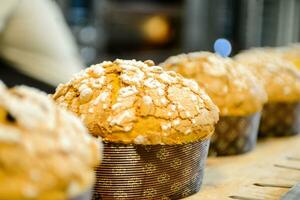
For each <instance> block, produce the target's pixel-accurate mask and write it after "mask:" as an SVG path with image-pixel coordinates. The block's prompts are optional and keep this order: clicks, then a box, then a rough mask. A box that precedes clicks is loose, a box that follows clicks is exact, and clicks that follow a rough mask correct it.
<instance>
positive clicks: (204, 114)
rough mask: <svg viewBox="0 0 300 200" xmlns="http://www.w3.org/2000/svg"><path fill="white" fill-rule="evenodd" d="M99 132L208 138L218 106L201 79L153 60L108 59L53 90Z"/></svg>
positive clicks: (139, 137)
mask: <svg viewBox="0 0 300 200" xmlns="http://www.w3.org/2000/svg"><path fill="white" fill-rule="evenodd" d="M53 98H54V100H55V101H56V102H57V103H58V104H59V105H61V106H63V107H65V108H67V109H68V110H70V111H72V112H73V113H75V114H77V115H78V116H80V117H81V119H82V120H83V121H84V123H85V125H86V126H87V127H88V129H89V131H90V133H91V134H93V135H100V136H102V137H103V138H104V140H106V141H110V142H121V143H126V144H182V143H188V142H193V141H197V140H202V139H206V138H207V137H209V136H210V135H211V134H212V133H213V131H214V125H215V123H216V122H217V121H218V117H219V114H218V108H217V107H216V105H215V104H213V102H212V101H211V99H210V98H209V97H208V96H207V94H206V93H205V92H204V91H203V90H201V89H200V88H199V87H198V85H197V83H196V82H194V81H192V80H188V79H184V78H183V77H182V76H180V75H178V74H176V73H175V72H167V71H164V70H163V69H162V68H161V67H159V66H154V63H153V62H152V61H145V62H141V61H135V60H120V59H117V60H115V61H114V62H102V63H101V64H96V65H92V66H91V67H90V68H88V69H86V70H84V71H82V72H80V73H79V74H77V75H75V76H74V78H73V79H72V80H71V81H70V82H68V83H66V84H63V85H60V86H59V87H58V88H57V90H56V93H55V94H54V95H53Z"/></svg>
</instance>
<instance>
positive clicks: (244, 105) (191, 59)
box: [161, 52, 267, 116]
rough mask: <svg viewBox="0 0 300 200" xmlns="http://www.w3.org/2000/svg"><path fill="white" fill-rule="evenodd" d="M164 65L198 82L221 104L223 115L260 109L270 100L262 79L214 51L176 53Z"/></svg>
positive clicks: (242, 114) (241, 113)
mask: <svg viewBox="0 0 300 200" xmlns="http://www.w3.org/2000/svg"><path fill="white" fill-rule="evenodd" d="M161 66H163V67H164V68H165V69H167V70H173V71H176V72H178V73H180V74H181V75H183V76H184V77H186V78H191V79H194V80H195V81H197V83H198V84H199V86H200V87H202V88H204V89H205V91H206V92H207V93H208V95H209V96H210V97H211V98H212V100H213V102H214V103H215V104H216V105H217V106H218V107H219V109H220V115H221V116H244V115H250V114H253V113H255V112H259V111H261V109H262V107H263V104H264V103H265V102H266V100H267V96H266V92H265V91H264V88H263V85H262V84H261V83H260V82H259V81H258V79H257V78H256V77H255V76H254V75H253V74H252V73H251V72H250V71H249V70H247V69H246V67H244V66H242V65H241V64H239V63H237V62H235V61H233V60H232V59H230V58H223V57H221V56H219V55H216V54H213V53H210V52H193V53H188V54H180V55H177V56H172V57H170V58H168V59H167V60H166V61H165V62H164V63H162V64H161Z"/></svg>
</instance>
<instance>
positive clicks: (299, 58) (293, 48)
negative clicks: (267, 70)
mask: <svg viewBox="0 0 300 200" xmlns="http://www.w3.org/2000/svg"><path fill="white" fill-rule="evenodd" d="M276 51H277V53H279V55H280V56H282V58H283V59H285V60H288V61H289V62H291V63H293V64H294V65H295V66H296V67H297V68H298V69H299V70H300V44H294V45H290V46H286V47H281V48H276Z"/></svg>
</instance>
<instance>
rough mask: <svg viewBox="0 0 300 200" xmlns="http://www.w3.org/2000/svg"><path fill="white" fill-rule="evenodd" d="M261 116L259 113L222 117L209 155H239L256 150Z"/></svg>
mask: <svg viewBox="0 0 300 200" xmlns="http://www.w3.org/2000/svg"><path fill="white" fill-rule="evenodd" d="M260 116H261V114H260V112H258V113H255V114H253V115H249V116H245V117H244V116H243V117H235V116H228V117H227V116H226V117H220V120H219V122H218V123H217V125H216V129H215V133H214V135H213V136H212V138H211V143H210V148H209V155H210V156H227V155H238V154H243V153H246V152H249V151H251V150H252V149H254V147H255V146H256V140H257V134H258V127H259V121H260Z"/></svg>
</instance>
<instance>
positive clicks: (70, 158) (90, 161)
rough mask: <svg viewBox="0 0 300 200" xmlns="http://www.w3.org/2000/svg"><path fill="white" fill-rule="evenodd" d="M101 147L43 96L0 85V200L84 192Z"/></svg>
mask: <svg viewBox="0 0 300 200" xmlns="http://www.w3.org/2000/svg"><path fill="white" fill-rule="evenodd" d="M100 146H101V141H99V139H95V138H93V137H92V136H90V135H89V134H88V133H87V130H86V129H85V128H84V126H83V125H82V123H81V122H80V120H79V119H77V118H76V117H75V116H73V114H71V113H68V112H67V111H64V110H63V109H61V108H58V106H57V105H55V103H54V102H53V101H52V100H51V99H50V98H49V97H48V96H47V95H46V94H44V93H42V92H39V91H37V90H36V89H30V88H28V87H25V86H19V87H15V88H12V89H7V88H6V87H5V86H4V85H3V84H2V83H1V84H0V199H9V200H22V199H28V200H29V199H30V200H33V199H39V200H53V199H55V200H60V199H61V200H62V199H71V198H73V197H76V196H77V195H80V194H81V193H84V192H86V191H87V190H89V189H90V188H92V185H93V183H94V180H95V175H94V172H93V168H94V167H95V166H96V165H97V164H98V163H99V158H100V155H99V154H100V152H101V149H100Z"/></svg>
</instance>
